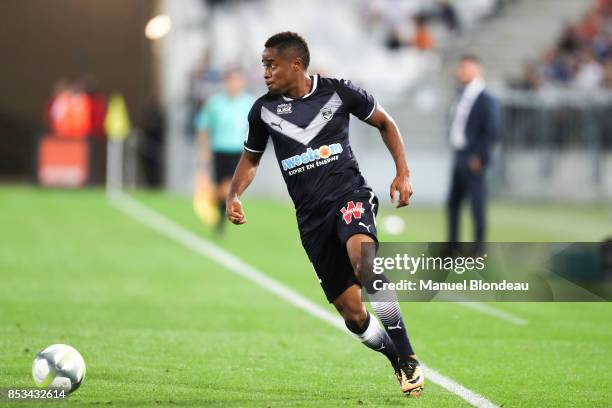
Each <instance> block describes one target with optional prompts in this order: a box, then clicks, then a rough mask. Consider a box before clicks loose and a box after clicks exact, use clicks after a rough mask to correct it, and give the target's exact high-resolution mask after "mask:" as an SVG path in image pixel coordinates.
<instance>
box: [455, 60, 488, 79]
mask: <svg viewBox="0 0 612 408" xmlns="http://www.w3.org/2000/svg"><path fill="white" fill-rule="evenodd" d="M455 75H456V76H457V80H458V81H459V82H460V83H462V84H463V85H467V84H469V83H470V82H472V80H473V79H474V78H477V77H479V76H481V75H482V69H481V68H480V64H478V63H477V62H474V61H471V60H463V61H461V62H459V65H458V66H457V71H456V73H455Z"/></svg>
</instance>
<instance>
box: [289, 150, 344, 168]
mask: <svg viewBox="0 0 612 408" xmlns="http://www.w3.org/2000/svg"><path fill="white" fill-rule="evenodd" d="M340 153H342V145H341V144H340V143H333V144H330V145H329V146H328V145H323V146H320V147H319V148H318V149H311V148H310V147H309V148H308V149H306V151H305V152H304V153H302V154H297V155H295V156H292V157H289V158H287V159H284V160H282V161H281V165H282V166H283V170H285V171H287V170H291V169H294V168H296V167H298V166H302V165H305V164H308V163H312V162H316V163H318V165H320V164H327V163H328V161H326V160H329V161H331V159H333V158H334V157H333V156H337V155H339V154H340Z"/></svg>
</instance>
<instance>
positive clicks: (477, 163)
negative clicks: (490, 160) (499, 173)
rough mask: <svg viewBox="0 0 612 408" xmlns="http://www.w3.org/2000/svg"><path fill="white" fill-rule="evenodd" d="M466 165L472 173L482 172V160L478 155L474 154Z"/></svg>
mask: <svg viewBox="0 0 612 408" xmlns="http://www.w3.org/2000/svg"><path fill="white" fill-rule="evenodd" d="M468 166H469V168H470V171H471V172H472V174H480V173H482V160H480V157H478V156H476V155H474V156H471V157H470V158H469V159H468Z"/></svg>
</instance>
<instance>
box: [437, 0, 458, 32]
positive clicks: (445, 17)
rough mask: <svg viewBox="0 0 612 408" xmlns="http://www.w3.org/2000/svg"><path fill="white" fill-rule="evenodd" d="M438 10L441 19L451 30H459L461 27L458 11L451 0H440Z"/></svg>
mask: <svg viewBox="0 0 612 408" xmlns="http://www.w3.org/2000/svg"><path fill="white" fill-rule="evenodd" d="M438 10H439V11H438V15H439V18H440V20H442V22H443V23H444V25H445V26H446V28H447V29H448V30H449V31H459V30H460V29H461V25H460V23H459V18H458V17H457V11H456V10H455V7H454V6H453V5H452V4H451V3H450V1H449V0H440V1H439V3H438Z"/></svg>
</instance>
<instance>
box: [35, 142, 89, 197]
mask: <svg viewBox="0 0 612 408" xmlns="http://www.w3.org/2000/svg"><path fill="white" fill-rule="evenodd" d="M88 178H89V143H88V141H87V139H67V138H65V137H64V138H61V137H57V136H53V135H47V136H44V137H43V138H42V139H41V140H40V142H39V146H38V180H39V182H40V184H42V185H44V186H54V187H72V188H74V187H81V186H83V185H84V184H85V183H86V182H87V180H88Z"/></svg>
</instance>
